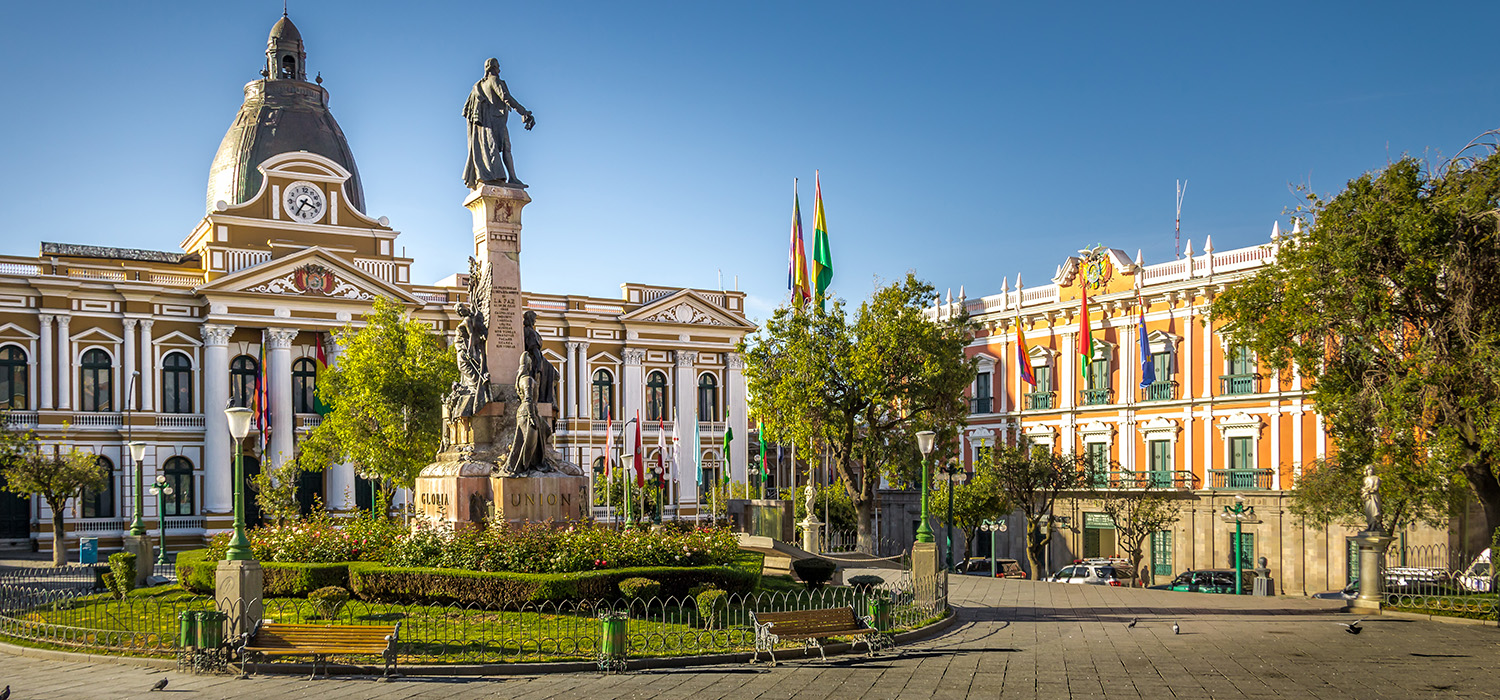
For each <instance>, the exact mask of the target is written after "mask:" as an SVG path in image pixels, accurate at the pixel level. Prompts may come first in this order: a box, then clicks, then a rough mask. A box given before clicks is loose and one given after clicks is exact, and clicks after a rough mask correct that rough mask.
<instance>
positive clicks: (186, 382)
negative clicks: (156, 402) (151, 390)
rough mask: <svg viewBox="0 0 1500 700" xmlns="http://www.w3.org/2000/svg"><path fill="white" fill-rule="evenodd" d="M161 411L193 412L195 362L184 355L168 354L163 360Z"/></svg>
mask: <svg viewBox="0 0 1500 700" xmlns="http://www.w3.org/2000/svg"><path fill="white" fill-rule="evenodd" d="M161 410H162V412H163V413H192V412H193V361H192V360H189V359H188V356H187V355H185V354H183V353H180V352H172V353H167V356H166V357H163V358H162V359H161Z"/></svg>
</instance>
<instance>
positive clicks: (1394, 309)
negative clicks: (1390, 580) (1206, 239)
mask: <svg viewBox="0 0 1500 700" xmlns="http://www.w3.org/2000/svg"><path fill="white" fill-rule="evenodd" d="M1477 148H1479V147H1472V148H1466V149H1465V151H1464V152H1463V153H1461V154H1460V156H1461V157H1459V158H1457V159H1455V160H1453V161H1450V162H1449V163H1447V164H1446V165H1444V166H1443V167H1441V168H1439V169H1437V170H1436V171H1432V170H1429V169H1427V168H1425V167H1424V166H1423V164H1422V163H1420V162H1419V161H1417V160H1416V159H1414V158H1410V157H1406V158H1402V159H1401V160H1399V161H1397V162H1395V163H1392V164H1390V165H1388V166H1387V167H1386V168H1385V169H1383V170H1380V171H1378V172H1374V173H1367V174H1365V175H1363V176H1361V177H1359V178H1356V179H1354V180H1351V181H1350V182H1349V184H1348V186H1347V188H1345V190H1344V191H1343V192H1340V193H1339V194H1337V195H1336V196H1334V197H1333V198H1331V199H1323V198H1320V197H1317V196H1312V195H1309V197H1308V200H1309V205H1308V207H1307V213H1308V221H1309V222H1310V224H1311V225H1310V227H1309V229H1308V231H1307V232H1306V233H1305V234H1303V235H1300V236H1293V237H1291V238H1289V239H1288V240H1286V242H1285V243H1284V244H1283V245H1282V248H1281V250H1280V251H1279V254H1278V255H1277V258H1276V262H1275V264H1274V265H1271V266H1269V267H1266V268H1264V269H1262V270H1261V271H1260V272H1258V273H1257V274H1256V275H1255V276H1254V277H1252V278H1251V279H1249V280H1247V281H1246V282H1244V283H1242V284H1238V285H1235V286H1233V287H1230V288H1229V289H1228V290H1226V291H1225V292H1224V293H1222V294H1220V295H1219V297H1218V298H1217V299H1216V300H1215V301H1214V303H1213V315H1214V316H1215V317H1217V318H1219V319H1222V320H1224V321H1226V322H1227V324H1226V327H1225V332H1226V333H1227V334H1228V335H1229V337H1230V339H1231V340H1232V341H1233V342H1237V343H1244V344H1246V345H1248V346H1249V347H1250V348H1251V349H1252V350H1254V351H1255V352H1256V353H1257V354H1258V355H1259V357H1260V360H1261V362H1263V363H1264V364H1266V365H1267V366H1269V367H1271V368H1273V369H1275V370H1277V371H1279V372H1281V373H1283V376H1287V374H1288V373H1290V372H1291V371H1292V370H1294V369H1295V370H1296V371H1298V372H1300V374H1301V376H1302V377H1303V378H1305V380H1306V382H1307V384H1308V386H1309V388H1310V390H1311V392H1312V396H1313V399H1314V400H1315V401H1316V402H1317V405H1318V410H1319V412H1321V413H1322V414H1323V416H1324V418H1325V422H1326V425H1327V426H1328V431H1329V434H1330V435H1331V436H1332V438H1333V439H1334V440H1335V442H1336V443H1337V447H1338V462H1339V465H1340V466H1339V467H1337V468H1336V469H1335V471H1334V472H1333V473H1330V474H1327V475H1325V476H1326V477H1327V478H1328V479H1330V480H1335V481H1343V482H1345V483H1343V484H1342V485H1340V486H1338V487H1336V488H1333V487H1331V486H1330V485H1329V484H1324V483H1321V482H1319V481H1318V480H1317V478H1314V480H1313V481H1312V482H1309V483H1308V488H1307V489H1306V490H1304V489H1302V488H1298V489H1297V491H1298V492H1299V497H1303V496H1305V497H1309V498H1313V497H1316V495H1317V494H1333V493H1344V494H1346V495H1347V494H1348V493H1349V489H1351V488H1355V489H1356V490H1357V486H1356V485H1355V483H1356V481H1354V480H1355V479H1356V475H1359V476H1360V477H1361V478H1362V474H1361V470H1362V468H1363V465H1367V464H1370V465H1374V467H1375V469H1376V472H1377V474H1379V475H1380V476H1381V478H1382V484H1383V486H1387V487H1390V489H1394V491H1391V492H1392V493H1396V494H1405V493H1408V492H1410V491H1415V490H1419V489H1420V490H1430V491H1431V493H1429V494H1426V497H1422V498H1415V499H1408V500H1407V501H1406V503H1405V506H1404V507H1402V508H1398V509H1397V510H1396V511H1395V512H1399V513H1401V514H1402V516H1403V517H1416V518H1424V519H1436V518H1440V517H1442V516H1443V515H1444V514H1445V513H1446V508H1447V507H1448V506H1449V505H1450V504H1451V501H1450V499H1449V498H1448V496H1449V495H1450V494H1449V493H1448V490H1447V489H1446V488H1444V487H1443V484H1444V483H1447V481H1452V480H1458V479H1459V478H1462V479H1463V480H1465V481H1466V482H1467V483H1468V486H1469V488H1470V490H1471V491H1472V492H1473V494H1474V495H1475V496H1476V497H1477V498H1478V500H1479V502H1480V503H1481V504H1482V505H1483V508H1484V513H1485V518H1486V520H1487V521H1488V525H1489V529H1494V528H1495V527H1497V526H1500V480H1497V471H1496V470H1497V465H1496V462H1497V456H1500V304H1496V303H1495V300H1496V299H1500V239H1497V236H1496V234H1497V223H1500V218H1497V216H1496V210H1497V208H1500V157H1497V156H1496V155H1494V150H1495V148H1494V146H1493V144H1489V145H1487V146H1484V148H1487V149H1488V152H1487V153H1481V152H1480V151H1479V150H1476V149H1477ZM1299 209H1301V208H1300V207H1299ZM1309 477H1311V473H1309V474H1306V475H1304V476H1303V479H1304V480H1305V479H1308V478H1309ZM1325 487H1328V488H1325ZM1357 505H1358V502H1357V500H1356V499H1349V498H1347V497H1341V498H1332V499H1325V500H1323V501H1322V502H1321V503H1310V504H1309V505H1308V506H1307V512H1311V513H1317V512H1323V513H1326V514H1327V515H1328V516H1330V517H1338V518H1341V519H1345V520H1348V519H1351V518H1354V517H1355V516H1356V514H1357V512H1358V510H1357ZM1387 519H1388V522H1386V523H1384V529H1386V531H1392V529H1393V527H1394V526H1395V525H1396V524H1398V523H1396V522H1394V521H1389V518H1387Z"/></svg>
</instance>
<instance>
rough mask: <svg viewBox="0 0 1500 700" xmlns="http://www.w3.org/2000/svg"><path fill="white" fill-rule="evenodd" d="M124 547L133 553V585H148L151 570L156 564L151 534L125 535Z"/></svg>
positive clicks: (141, 586)
mask: <svg viewBox="0 0 1500 700" xmlns="http://www.w3.org/2000/svg"><path fill="white" fill-rule="evenodd" d="M124 549H125V551H127V552H130V553H131V554H134V555H135V587H136V588H145V587H146V586H148V585H150V578H151V571H152V569H153V568H154V567H155V566H156V548H155V547H153V546H152V545H151V536H150V535H141V536H139V537H136V536H134V535H126V536H125V547H124Z"/></svg>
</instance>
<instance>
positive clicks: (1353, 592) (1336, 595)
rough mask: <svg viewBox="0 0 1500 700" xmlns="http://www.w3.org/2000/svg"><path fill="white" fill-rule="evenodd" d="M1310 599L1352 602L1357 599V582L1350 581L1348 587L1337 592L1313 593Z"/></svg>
mask: <svg viewBox="0 0 1500 700" xmlns="http://www.w3.org/2000/svg"><path fill="white" fill-rule="evenodd" d="M1312 597H1314V598H1317V599H1318V600H1354V599H1355V598H1358V597H1359V582H1358V581H1350V582H1349V585H1347V586H1344V587H1343V588H1341V589H1339V590H1336V591H1323V592H1322V593H1314V594H1313V595H1312Z"/></svg>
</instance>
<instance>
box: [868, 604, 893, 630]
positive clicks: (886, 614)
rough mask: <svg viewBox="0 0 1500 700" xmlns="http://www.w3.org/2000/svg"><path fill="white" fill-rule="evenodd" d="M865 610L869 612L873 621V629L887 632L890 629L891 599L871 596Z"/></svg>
mask: <svg viewBox="0 0 1500 700" xmlns="http://www.w3.org/2000/svg"><path fill="white" fill-rule="evenodd" d="M866 609H867V610H869V614H870V618H871V619H873V620H874V621H875V629H877V630H880V631H881V632H887V631H889V630H890V629H891V599H890V598H887V597H885V596H871V597H870V600H869V602H868V603H867V606H866Z"/></svg>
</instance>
